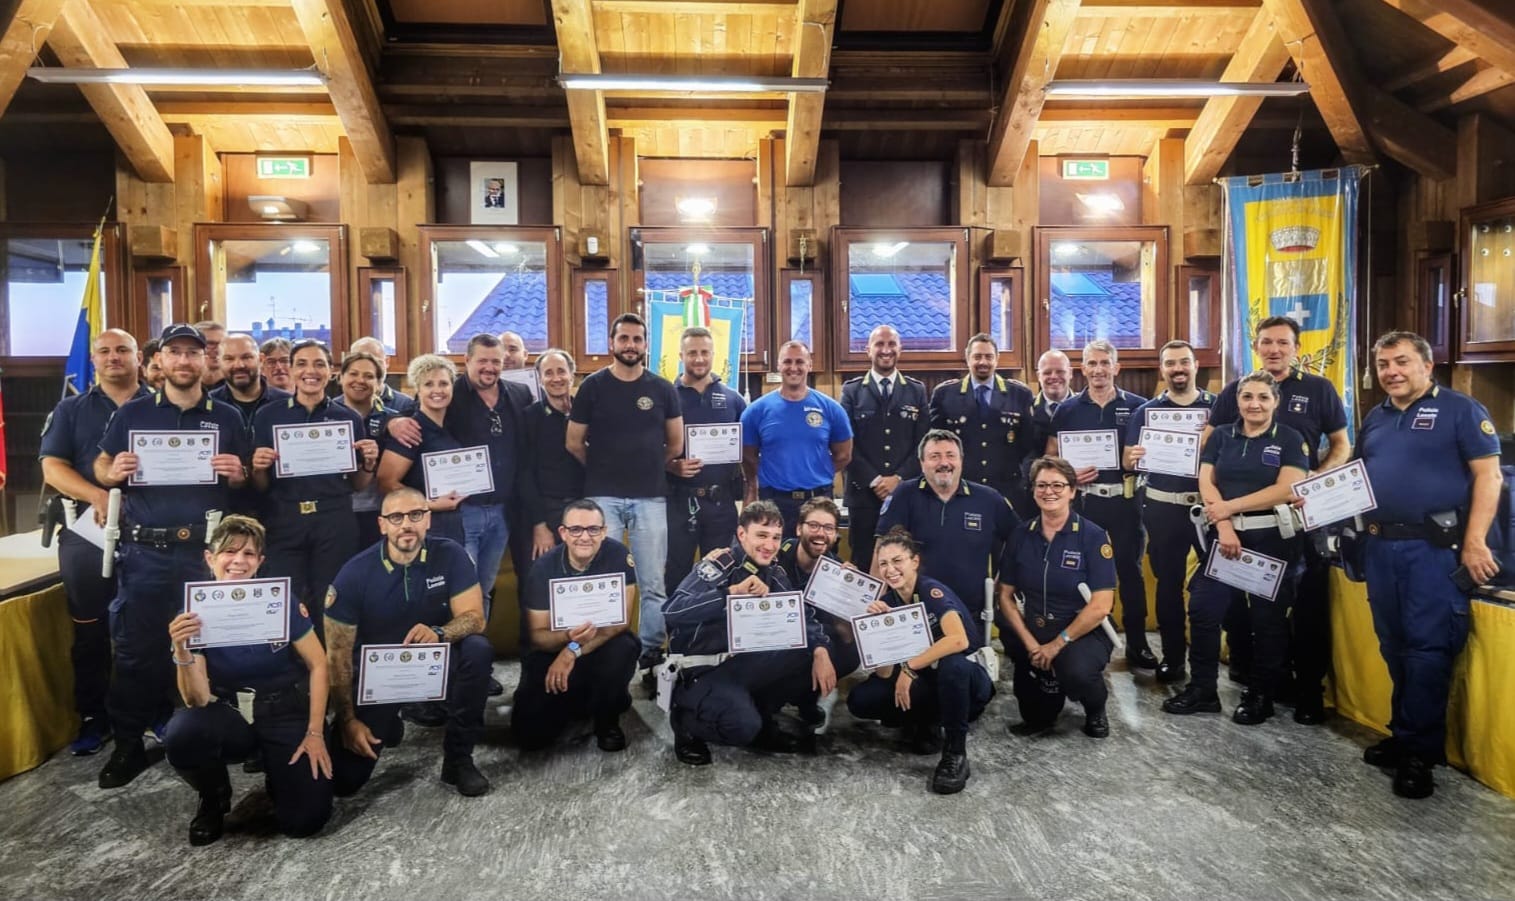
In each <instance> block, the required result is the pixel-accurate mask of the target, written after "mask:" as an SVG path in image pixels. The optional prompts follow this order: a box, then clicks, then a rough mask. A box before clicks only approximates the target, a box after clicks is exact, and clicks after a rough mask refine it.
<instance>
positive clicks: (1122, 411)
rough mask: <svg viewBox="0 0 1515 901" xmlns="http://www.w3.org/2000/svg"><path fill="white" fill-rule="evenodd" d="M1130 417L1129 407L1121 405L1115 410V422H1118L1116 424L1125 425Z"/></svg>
mask: <svg viewBox="0 0 1515 901" xmlns="http://www.w3.org/2000/svg"><path fill="white" fill-rule="evenodd" d="M1130 418H1131V411H1130V410H1129V409H1126V408H1125V407H1120V408H1117V409H1116V411H1115V423H1116V425H1125V424H1126V422H1127V421H1128V420H1130Z"/></svg>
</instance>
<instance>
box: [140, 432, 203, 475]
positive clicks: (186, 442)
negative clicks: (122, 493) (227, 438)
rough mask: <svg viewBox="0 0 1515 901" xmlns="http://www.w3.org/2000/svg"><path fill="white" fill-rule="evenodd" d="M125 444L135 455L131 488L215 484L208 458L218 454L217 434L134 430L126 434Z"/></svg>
mask: <svg viewBox="0 0 1515 901" xmlns="http://www.w3.org/2000/svg"><path fill="white" fill-rule="evenodd" d="M126 441H127V446H128V447H130V448H131V452H132V453H134V454H136V455H137V471H136V472H134V473H132V476H131V484H133V485H140V486H149V485H214V484H216V478H217V476H216V471H215V470H214V469H211V467H210V458H211V457H214V456H215V455H216V454H217V453H218V452H219V451H220V448H221V433H220V432H216V431H211V430H208V429H207V430H205V431H200V430H198V429H196V430H193V431H165V430H153V429H133V430H131V431H129V432H127V434H126Z"/></svg>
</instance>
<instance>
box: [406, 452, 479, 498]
mask: <svg viewBox="0 0 1515 901" xmlns="http://www.w3.org/2000/svg"><path fill="white" fill-rule="evenodd" d="M420 464H421V472H422V474H423V475H424V476H425V479H426V499H427V500H435V499H437V498H439V497H442V496H444V495H448V494H452V493H453V492H455V491H456V492H457V493H458V494H460V495H462V496H463V497H468V496H469V495H471V494H487V493H489V492H491V491H493V490H494V467H492V466H490V465H489V448H488V447H487V446H486V445H483V444H481V445H479V446H477V447H460V448H458V449H457V450H450V451H433V452H432V453H429V454H422V455H421V460H420Z"/></svg>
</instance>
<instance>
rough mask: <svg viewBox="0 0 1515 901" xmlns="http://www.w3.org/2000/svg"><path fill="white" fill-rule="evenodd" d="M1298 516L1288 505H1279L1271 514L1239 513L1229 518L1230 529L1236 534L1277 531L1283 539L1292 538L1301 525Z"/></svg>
mask: <svg viewBox="0 0 1515 901" xmlns="http://www.w3.org/2000/svg"><path fill="white" fill-rule="evenodd" d="M1297 517H1298V514H1297V513H1296V512H1295V511H1294V508H1293V507H1291V506H1289V505H1288V504H1279V505H1278V506H1277V507H1274V508H1273V512H1272V513H1239V514H1237V515H1236V516H1233V517H1231V527H1232V528H1233V529H1235V530H1236V531H1238V532H1252V531H1256V530H1258V529H1277V530H1278V534H1279V535H1282V536H1283V537H1284V538H1293V537H1294V535H1295V533H1297V532H1298V531H1299V527H1300V526H1301V525H1302V523H1300V522H1299V521H1298V519H1297Z"/></svg>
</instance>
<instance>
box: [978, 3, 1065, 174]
mask: <svg viewBox="0 0 1515 901" xmlns="http://www.w3.org/2000/svg"><path fill="white" fill-rule="evenodd" d="M1023 5H1024V7H1025V10H1026V12H1025V14H1024V15H1020V16H1019V21H1020V23H1021V30H1020V33H1019V34H1017V35H1015V36H1014V37H1013V39H1011V40H1007V41H1006V42H1005V46H1006V49H1007V51H1008V53H1009V59H1008V60H1007V61H1006V64H1005V66H1004V71H1005V73H1006V76H1007V77H1006V78H1005V79H1004V88H1003V90H1002V91H1001V92H1000V95H999V97H998V98H997V100H998V101H999V112H998V114H997V115H996V116H995V117H994V126H993V129H992V130H991V132H990V138H989V167H990V168H989V183H990V184H994V185H1005V184H1009V183H1010V179H1011V178H1014V177H1015V174H1016V173H1017V172H1018V171H1020V164H1021V160H1023V159H1024V158H1025V157H1026V155H1027V147H1028V146H1029V144H1030V142H1031V139H1032V130H1033V129H1034V128H1035V127H1036V120H1037V118H1038V117H1039V116H1040V114H1041V110H1042V104H1043V103H1044V102H1045V101H1046V99H1047V95H1046V89H1047V84H1048V83H1049V82H1050V81H1052V79H1053V77H1054V76H1055V75H1056V73H1057V67H1058V64H1059V62H1060V60H1061V59H1062V57H1063V52H1064V45H1065V44H1068V43H1069V41H1068V32H1069V30H1070V29H1071V28H1072V26H1073V22H1074V20H1075V19H1076V18H1077V17H1078V5H1079V0H1031V2H1029V3H1026V4H1023Z"/></svg>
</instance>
